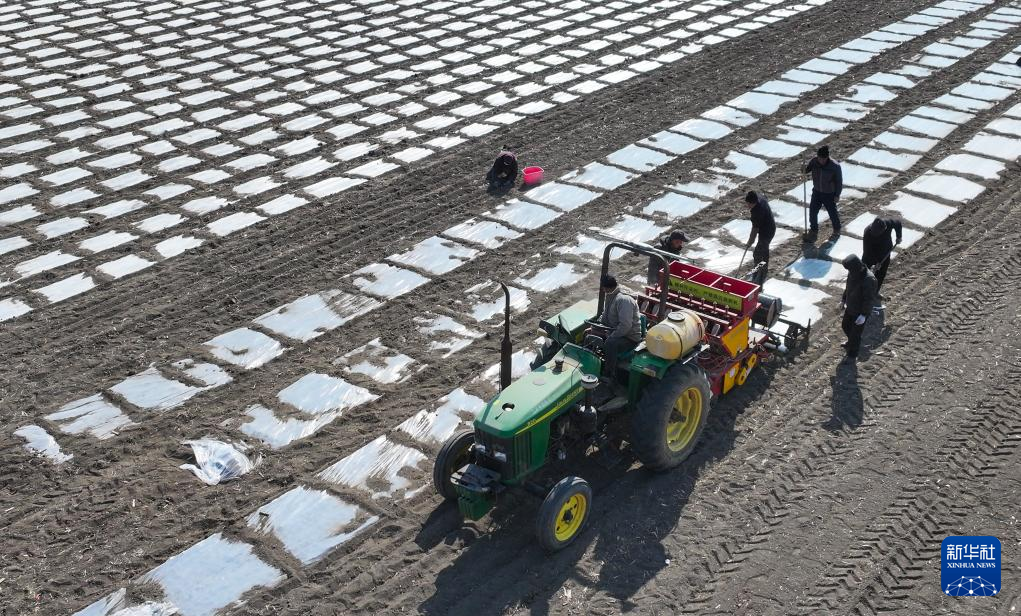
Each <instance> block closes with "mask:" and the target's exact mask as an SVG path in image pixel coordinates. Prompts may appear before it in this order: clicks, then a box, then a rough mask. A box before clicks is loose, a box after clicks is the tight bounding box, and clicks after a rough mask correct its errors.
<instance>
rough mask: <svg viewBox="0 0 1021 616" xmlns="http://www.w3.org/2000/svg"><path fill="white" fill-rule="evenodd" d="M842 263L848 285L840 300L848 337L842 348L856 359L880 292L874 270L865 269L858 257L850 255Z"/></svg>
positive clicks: (843, 327) (841, 325) (850, 357)
mask: <svg viewBox="0 0 1021 616" xmlns="http://www.w3.org/2000/svg"><path fill="white" fill-rule="evenodd" d="M841 263H842V264H843V265H844V269H846V270H847V284H846V285H845V286H844V295H843V297H842V298H841V299H840V304H841V306H843V308H844V319H843V321H841V323H840V327H841V329H843V330H844V334H845V335H846V336H847V342H845V343H844V344H842V345H841V346H843V347H844V348H845V349H847V357H848V358H849V359H855V358H856V357H858V349H859V348H861V335H862V332H863V331H865V322H866V321H868V319H869V315H871V314H872V307H873V306H875V304H876V298H877V296H878V295H879V291H878V285H877V283H876V277H875V275H874V274H873V273H872V270H870V269H869V268H867V267H865V264H864V263H862V261H861V259H859V258H858V255H848V256H847V257H844V260H843V261H842V262H841Z"/></svg>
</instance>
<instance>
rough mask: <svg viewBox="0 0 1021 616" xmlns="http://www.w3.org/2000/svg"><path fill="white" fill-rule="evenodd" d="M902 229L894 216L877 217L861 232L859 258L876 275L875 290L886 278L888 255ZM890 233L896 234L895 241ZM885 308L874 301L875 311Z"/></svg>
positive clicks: (901, 234) (901, 233) (879, 287)
mask: <svg viewBox="0 0 1021 616" xmlns="http://www.w3.org/2000/svg"><path fill="white" fill-rule="evenodd" d="M903 231H904V226H903V225H902V224H901V222H900V221H899V220H897V219H896V218H878V217H877V218H876V219H875V220H873V221H872V224H871V225H869V226H868V227H867V228H866V229H865V233H864V234H862V252H861V260H862V262H863V263H865V267H868V268H869V269H871V270H872V273H874V274H875V275H876V291H877V292H878V291H879V289H881V288H882V287H883V281H884V280H886V271H887V270H888V269H889V267H890V255H891V253H893V247H894V246H896V245H897V244H900V242H901V239H902V238H903ZM891 233H893V234H894V235H896V236H897V241H896V242H895V241H894V240H893V237H891ZM885 309H886V306H883V305H881V304H879V302H877V303H876V308H875V311H876V312H877V313H878V312H882V311H883V310H885Z"/></svg>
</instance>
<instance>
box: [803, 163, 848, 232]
mask: <svg viewBox="0 0 1021 616" xmlns="http://www.w3.org/2000/svg"><path fill="white" fill-rule="evenodd" d="M805 173H811V174H812V202H811V204H809V206H808V217H809V224H810V227H811V228H810V230H809V232H808V237H806V238H805V241H807V242H814V241H815V240H816V238H817V237H818V236H819V210H820V209H822V208H823V207H825V208H826V212H827V213H828V214H829V215H830V223H831V224H832V225H833V235H834V236H838V235H840V213H839V212H837V201H839V200H840V192H841V191H842V190H843V189H844V176H843V174H842V173H841V172H840V165H839V164H837V162H836V161H835V160H833V159H832V158H830V146H828V145H824V146H822V147H821V148H819V150H818V152H816V157H815V158H813V159H812V160H811V161H809V163H808V166H806V167H805Z"/></svg>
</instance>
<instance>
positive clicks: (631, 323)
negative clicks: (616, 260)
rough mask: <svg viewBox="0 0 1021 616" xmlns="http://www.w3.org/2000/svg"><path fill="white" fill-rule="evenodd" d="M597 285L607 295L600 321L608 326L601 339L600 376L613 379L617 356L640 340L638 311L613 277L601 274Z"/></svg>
mask: <svg viewBox="0 0 1021 616" xmlns="http://www.w3.org/2000/svg"><path fill="white" fill-rule="evenodd" d="M599 286H600V288H601V289H602V291H603V293H604V294H605V296H606V297H605V298H604V301H603V314H602V315H600V318H599V321H600V322H601V323H602V324H603V325H605V326H606V327H608V328H609V329H610V332H609V334H607V336H606V340H605V341H604V342H603V353H604V355H605V358H604V362H603V376H604V377H606V379H607V380H610V381H612V380H613V379H614V377H615V375H616V374H617V356H618V355H620V354H621V353H624V352H626V351H630V350H632V349H634V348H635V347H637V346H638V343H639V342H641V341H642V323H641V311H640V310H639V309H638V301H637V300H636V299H635V298H633V297H631V296H630V295H628V294H627V293H624V292H622V291H621V290H620V287H618V286H617V279H616V278H614V277H613V276H611V275H609V274H607V275H605V276H603V277H602V278H601V279H600V281H599Z"/></svg>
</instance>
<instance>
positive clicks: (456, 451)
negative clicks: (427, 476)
mask: <svg viewBox="0 0 1021 616" xmlns="http://www.w3.org/2000/svg"><path fill="white" fill-rule="evenodd" d="M474 445H475V432H473V431H472V430H461V431H460V432H457V433H455V434H454V435H453V436H451V437H450V438H448V439H447V442H446V443H443V447H441V448H440V453H439V455H437V456H436V464H435V465H434V466H433V487H434V488H436V492H437V493H438V494H439V495H440V496H442V497H443V498H445V499H446V500H455V499H457V490H455V489H454V484H452V483H451V482H450V476H451V475H453V474H454V472H455V471H458V470H460V469H461V468H462V467H464V465H465V464H468V463H469V462H471V461H472V460H473V459H474V457H475V456H474V454H473V453H472V447H473V446H474Z"/></svg>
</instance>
